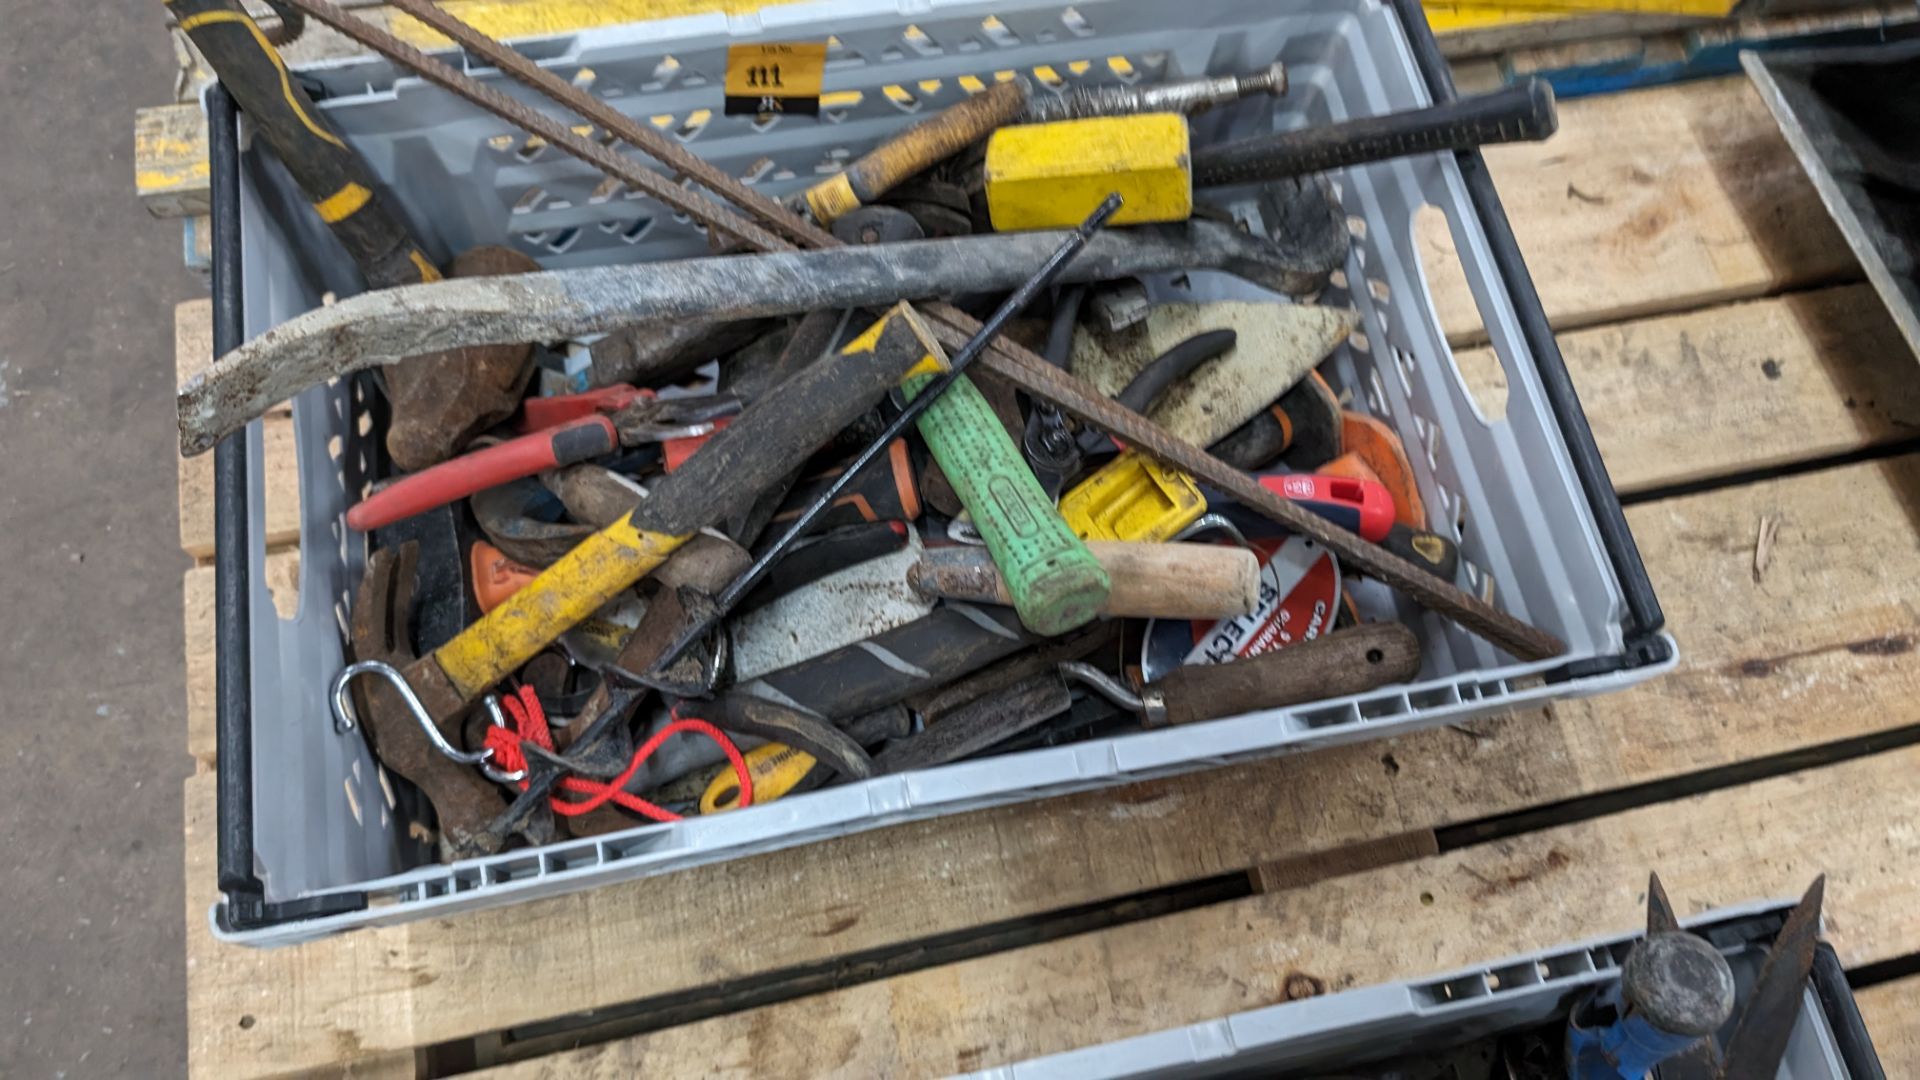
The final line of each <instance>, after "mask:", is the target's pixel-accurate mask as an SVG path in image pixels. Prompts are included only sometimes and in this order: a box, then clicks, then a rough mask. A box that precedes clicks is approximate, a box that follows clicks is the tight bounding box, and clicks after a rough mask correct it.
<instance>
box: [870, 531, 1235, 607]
mask: <svg viewBox="0 0 1920 1080" xmlns="http://www.w3.org/2000/svg"><path fill="white" fill-rule="evenodd" d="M1087 549H1088V550H1089V551H1091V552H1093V557H1094V558H1095V559H1098V560H1099V562H1100V565H1101V566H1102V567H1105V568H1106V571H1107V577H1108V578H1109V579H1110V580H1111V581H1112V582H1113V591H1112V592H1111V593H1109V594H1108V596H1107V602H1106V605H1105V606H1104V607H1102V608H1101V609H1100V614H1102V615H1106V616H1110V617H1117V618H1130V619H1132V618H1141V619H1144V618H1161V619H1227V618H1232V617H1233V616H1235V615H1245V614H1247V613H1248V612H1250V611H1252V610H1253V608H1254V605H1255V604H1257V603H1258V602H1259V599H1260V561H1259V560H1258V559H1256V558H1254V556H1253V553H1252V552H1250V551H1248V550H1246V549H1245V548H1238V547H1228V546H1225V545H1221V544H1146V543H1136V542H1130V541H1122V540H1093V541H1089V542H1088V543H1087ZM907 574H908V577H907V580H908V583H909V584H911V585H912V586H913V587H914V588H915V589H916V590H918V591H919V592H921V593H922V594H924V595H927V596H937V597H943V598H946V599H951V600H970V601H973V602H974V603H981V604H1011V603H1013V594H1012V593H1011V592H1010V591H1009V590H1008V588H1007V580H1006V578H1005V577H1004V576H1003V575H1002V574H1001V573H1000V571H999V568H998V567H996V566H995V565H994V563H993V558H992V556H990V555H989V554H988V553H987V550H986V549H985V548H980V547H969V546H955V547H942V548H932V549H930V550H928V551H927V553H926V554H925V555H923V556H922V557H921V559H920V561H919V562H918V563H916V564H914V566H913V568H912V569H911V570H909V571H908V572H907Z"/></svg>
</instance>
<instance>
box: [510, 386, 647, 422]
mask: <svg viewBox="0 0 1920 1080" xmlns="http://www.w3.org/2000/svg"><path fill="white" fill-rule="evenodd" d="M652 396H653V391H651V390H641V389H639V388H637V387H632V386H627V385H626V384H624V383H620V384H616V385H614V386H603V387H601V388H600V389H598V390H588V391H587V392H586V393H583V394H555V395H553V396H552V397H531V398H528V399H527V400H526V402H525V403H524V404H522V405H521V406H520V419H519V420H518V421H517V422H516V423H515V424H514V430H516V431H527V432H533V431H545V430H546V429H548V428H553V427H559V426H560V425H561V424H565V423H567V422H569V421H572V420H579V419H582V418H585V417H588V416H596V415H598V414H600V413H610V412H618V411H620V410H621V409H624V408H626V407H627V406H629V405H631V404H633V403H634V402H636V401H639V400H641V399H643V398H651V397H652Z"/></svg>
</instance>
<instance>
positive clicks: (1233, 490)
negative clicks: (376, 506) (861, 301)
mask: <svg viewBox="0 0 1920 1080" xmlns="http://www.w3.org/2000/svg"><path fill="white" fill-rule="evenodd" d="M288 2H289V3H291V4H292V5H293V6H295V7H297V8H300V9H301V10H303V11H305V12H306V13H307V14H309V15H311V16H313V17H314V18H316V19H319V20H320V21H321V22H324V23H326V24H327V25H329V26H332V27H333V28H334V29H336V30H338V31H340V32H341V33H343V34H345V35H347V36H348V37H350V38H352V39H354V40H355V41H358V42H360V43H361V44H363V45H366V46H367V47H368V48H371V49H373V50H374V51H376V52H379V53H381V54H382V55H384V56H386V57H388V58H389V59H392V60H394V61H395V62H397V63H400V64H404V65H406V66H409V67H412V68H414V69H415V70H416V71H418V72H420V74H421V75H422V76H423V77H425V78H427V79H429V80H430V81H432V82H434V83H436V84H438V85H440V86H442V87H444V88H446V89H448V90H451V91H453V92H454V93H456V94H459V95H460V96H462V97H464V98H466V99H468V100H469V101H471V102H473V103H474V104H476V105H479V106H480V107H481V108H483V109H486V110H488V111H489V112H492V113H493V114H494V115H496V116H499V117H500V118H501V119H504V120H506V121H508V122H509V123H513V124H516V125H518V126H521V127H524V128H526V130H528V131H530V132H533V133H534V134H537V135H540V136H541V137H542V138H545V139H547V141H548V142H550V143H552V144H553V145H554V146H557V147H559V148H560V149H562V150H565V151H566V152H568V153H571V154H573V155H574V156H575V157H578V158H580V159H581V160H583V161H586V162H588V163H589V164H592V165H594V166H596V167H598V168H600V169H602V170H603V171H606V172H607V173H608V175H611V176H614V177H616V178H617V179H621V180H626V181H627V182H628V183H632V184H633V185H634V186H635V187H639V188H641V190H643V191H647V192H648V194H653V195H655V197H656V198H660V199H661V201H662V202H666V203H668V204H669V205H672V206H674V207H675V208H676V209H680V210H681V211H682V212H684V213H686V214H687V215H689V216H690V217H693V218H695V219H696V220H699V221H702V222H704V223H706V224H707V225H708V226H709V227H715V228H721V230H722V231H724V232H728V233H730V234H731V235H735V236H738V237H739V238H740V240H741V241H742V242H743V243H746V244H748V245H750V246H753V247H758V248H760V249H761V250H763V251H766V250H781V249H782V248H785V247H787V246H788V245H787V244H786V243H785V242H784V241H781V240H778V239H776V238H774V237H773V236H771V235H770V234H768V233H767V232H766V231H765V230H764V229H758V230H753V231H755V232H757V233H758V235H757V236H747V235H745V228H743V226H744V223H742V222H741V221H740V218H739V216H738V215H735V214H733V213H731V212H729V211H727V210H725V209H723V208H721V207H720V206H718V205H717V204H715V203H714V202H713V201H712V200H709V199H706V198H704V197H701V196H698V195H696V194H694V193H692V192H687V191H686V190H685V189H684V188H680V187H679V185H677V184H672V183H669V182H667V181H666V178H665V177H662V176H660V175H659V174H658V173H654V172H653V171H652V170H649V169H644V168H641V167H639V166H637V165H636V164H635V163H634V162H632V161H630V160H629V159H627V158H625V157H622V156H620V155H618V154H614V153H612V152H611V151H609V150H607V149H606V148H604V147H601V146H599V145H598V144H595V143H591V142H588V141H587V140H585V139H581V138H580V137H579V136H576V135H574V134H573V133H572V132H571V131H569V130H567V129H566V128H565V126H564V125H560V124H556V123H554V122H553V121H551V120H549V119H548V118H547V117H545V116H542V115H541V114H539V113H536V112H534V111H533V110H531V109H528V108H527V107H526V106H524V105H522V104H520V103H519V102H517V101H514V100H513V99H512V98H509V97H507V96H506V95H504V94H501V93H500V92H499V91H496V90H493V89H491V88H489V87H487V86H485V85H484V84H482V83H480V82H478V81H477V80H475V79H472V78H470V77H468V76H466V75H463V74H461V73H460V72H457V71H454V70H453V69H452V68H450V67H447V66H446V65H444V64H441V63H439V61H436V60H434V59H433V58H432V57H430V56H427V55H426V54H425V53H422V52H420V51H419V50H418V49H415V48H413V47H412V46H409V45H407V44H406V43H405V42H402V41H400V40H399V39H398V38H395V37H393V35H391V34H388V33H386V32H384V31H382V30H380V29H378V28H376V27H373V26H371V25H369V24H367V23H366V22H364V21H362V20H360V19H357V18H355V17H353V16H352V15H349V14H347V13H346V12H345V11H342V10H340V9H339V8H338V7H336V6H334V5H333V4H331V3H329V2H327V0H288ZM394 6H395V7H398V8H400V9H401V10H402V11H405V12H406V13H408V14H410V15H412V16H414V17H415V18H417V19H420V20H421V21H422V22H424V23H426V24H427V25H428V26H431V27H432V28H433V29H435V30H438V31H439V32H441V33H443V34H445V35H446V36H447V37H449V38H451V39H452V40H453V41H454V42H456V43H457V44H459V45H460V46H461V47H463V48H465V49H468V50H470V51H471V52H472V53H473V54H474V55H476V56H479V57H480V58H482V59H484V60H487V61H488V62H489V63H493V64H496V65H498V66H499V67H500V69H501V70H502V71H505V72H506V73H507V74H509V75H511V76H513V77H515V78H517V79H520V80H521V81H522V82H525V83H527V84H528V85H529V86H531V87H533V88H534V89H536V90H539V91H540V92H541V93H543V94H546V95H547V96H548V97H550V98H552V99H553V100H554V101H555V102H557V103H559V104H561V105H565V106H566V107H567V108H569V109H572V110H573V111H575V112H577V113H579V114H580V115H581V116H582V117H583V118H587V119H592V120H594V121H595V122H596V123H599V124H600V125H601V126H602V127H604V128H606V129H607V130H608V131H609V132H611V133H613V134H614V135H615V136H616V137H618V138H620V139H621V140H623V141H625V142H627V143H629V144H631V145H632V146H634V147H635V148H637V149H639V150H641V151H643V152H645V153H647V154H649V155H652V156H653V157H655V158H657V159H658V160H659V161H660V162H661V163H662V164H663V165H666V166H667V167H668V168H670V169H673V170H675V171H677V172H679V173H681V174H682V175H685V176H687V177H690V178H692V179H694V180H697V181H699V182H700V183H702V184H704V185H706V186H707V188H708V190H710V191H712V192H713V193H715V194H716V195H719V196H721V197H723V198H725V199H727V200H728V201H729V202H732V203H733V204H734V205H735V206H737V207H738V208H739V209H740V210H742V211H744V212H745V213H747V214H748V215H750V216H751V217H753V218H755V219H757V220H759V221H760V222H762V223H763V224H765V225H767V226H768V227H770V228H777V229H779V230H780V231H781V232H783V233H785V234H787V235H789V236H791V237H793V238H794V239H795V240H797V241H798V242H799V243H801V244H804V245H806V246H809V247H835V246H839V241H838V240H836V239H835V238H834V237H833V236H832V234H830V233H828V232H826V231H825V230H823V229H821V228H819V227H818V226H816V225H814V224H812V223H811V222H807V221H804V220H802V219H800V218H798V217H796V216H794V215H793V214H792V213H791V212H790V211H788V210H787V209H786V208H784V207H782V206H781V205H780V204H779V203H777V202H775V201H774V200H773V199H771V198H769V197H768V196H766V195H764V194H762V193H760V192H758V191H755V190H753V189H752V188H749V187H748V186H746V185H745V184H742V183H741V182H740V181H739V180H737V179H735V178H734V177H732V176H729V175H727V174H726V173H724V172H721V171H720V170H719V169H717V168H715V167H714V166H712V165H710V164H708V163H707V162H705V161H703V160H701V159H700V158H699V157H698V156H696V155H695V154H694V153H693V152H692V151H690V150H688V149H686V148H685V147H683V146H681V145H679V144H678V143H676V142H674V141H673V140H670V139H668V138H666V137H665V136H663V135H661V134H659V133H658V132H653V131H648V130H646V129H645V128H643V127H641V126H640V125H638V124H637V123H635V122H633V121H632V120H631V119H629V118H627V117H625V116H624V115H622V114H619V113H618V112H617V111H615V110H613V109H611V108H610V107H608V106H606V105H605V103H604V102H600V101H598V100H597V99H595V98H593V97H592V96H591V95H589V94H587V93H585V92H584V91H582V90H580V89H579V88H578V87H575V86H573V85H572V84H570V83H567V82H565V81H563V80H561V79H560V78H559V77H558V76H556V75H553V74H552V73H551V72H547V71H544V70H542V69H541V68H540V67H539V66H538V65H536V64H534V63H533V62H531V61H529V60H527V59H526V58H525V57H522V56H520V55H519V54H518V53H516V52H514V51H513V50H511V49H508V48H507V47H506V46H504V45H501V44H500V43H499V42H496V41H494V40H493V39H491V38H489V37H487V36H486V35H485V34H482V33H481V32H480V31H478V30H477V29H475V28H474V27H472V26H470V25H468V24H466V23H464V22H462V21H460V20H459V19H457V18H455V17H454V16H452V15H450V14H448V13H447V12H446V11H444V10H442V9H441V8H439V7H437V6H436V5H434V4H433V3H432V2H431V0H395V2H394ZM529 121H531V122H533V123H537V124H538V125H540V126H539V127H537V128H536V127H533V126H529V123H528V122H529ZM609 121H611V122H609ZM549 132H555V133H556V134H550V133H549ZM632 172H639V173H641V174H644V175H645V176H646V177H648V178H650V179H651V181H653V182H655V183H652V184H649V183H648V182H645V181H636V180H634V179H633V178H631V177H630V176H629V175H628V174H629V173H632ZM661 184H664V185H665V186H666V187H667V188H670V189H672V191H673V193H675V194H683V195H685V196H687V200H686V202H685V203H684V204H683V203H680V202H675V201H674V200H673V199H670V198H668V197H667V195H663V194H659V193H657V192H656V191H655V190H654V188H655V187H658V186H659V185H661ZM725 219H731V220H732V221H733V222H735V223H738V224H736V225H735V227H734V228H731V229H729V228H726V227H725V226H724V221H725ZM924 308H925V311H926V314H927V315H928V316H929V319H930V320H931V321H932V322H933V323H934V324H935V328H936V330H937V331H938V332H939V335H940V337H941V339H942V341H943V343H944V344H946V345H947V346H949V347H953V348H958V347H960V346H961V345H963V344H965V342H966V341H967V339H969V338H971V337H972V336H973V335H974V334H976V333H978V332H979V329H980V323H979V320H977V319H974V318H972V317H971V316H969V315H967V314H965V313H964V312H961V311H960V310H959V309H957V308H954V307H952V306H950V305H947V304H928V305H924ZM980 362H981V363H982V364H984V365H985V366H986V367H987V369H988V370H990V371H993V372H994V373H995V374H998V375H1000V376H1002V377H1003V378H1005V379H1007V380H1008V381H1010V382H1012V383H1013V384H1014V385H1016V386H1018V387H1020V388H1021V389H1022V390H1025V391H1027V392H1028V393H1030V394H1033V395H1034V396H1036V397H1039V398H1041V399H1042V400H1045V401H1048V402H1051V403H1052V404H1054V405H1056V406H1058V407H1059V408H1060V409H1061V410H1063V411H1065V412H1067V413H1070V414H1072V415H1073V416H1075V417H1077V418H1079V419H1080V420H1081V421H1082V422H1084V423H1087V424H1091V425H1093V426H1094V427H1097V428H1099V429H1101V430H1103V431H1106V432H1108V433H1110V434H1112V435H1115V436H1117V437H1119V438H1121V439H1123V440H1125V441H1126V442H1127V443H1129V444H1130V445H1134V446H1137V447H1139V448H1140V449H1141V450H1142V451H1144V452H1146V453H1147V454H1148V455H1150V456H1152V457H1154V458H1156V459H1158V460H1160V461H1163V462H1165V463H1167V464H1170V465H1175V466H1178V467H1179V468H1182V469H1185V470H1186V471H1187V472H1190V473H1192V474H1193V475H1195V476H1197V477H1199V478H1200V479H1202V480H1205V481H1206V482H1207V483H1209V484H1212V485H1213V486H1215V487H1217V488H1219V489H1221V490H1222V491H1225V492H1227V493H1228V494H1230V495H1232V496H1233V497H1234V498H1236V499H1239V500H1240V501H1241V502H1243V503H1244V504H1245V505H1247V506H1248V507H1250V508H1252V509H1253V510H1255V511H1257V512H1259V513H1260V514H1262V515H1263V516H1265V517H1268V518H1270V519H1272V520H1273V521H1275V522H1277V523H1279V524H1281V525H1284V526H1286V527H1287V528H1288V529H1290V530H1292V531H1294V532H1297V533H1299V534H1301V535H1303V536H1307V537H1310V538H1312V539H1313V540H1315V541H1317V542H1319V543H1321V544H1324V545H1326V547H1327V548H1328V549H1329V550H1331V551H1332V552H1334V554H1336V555H1338V556H1340V557H1341V558H1343V559H1346V560H1347V561H1349V562H1350V563H1352V564H1353V565H1354V566H1356V567H1358V568H1360V569H1361V570H1362V571H1364V572H1366V573H1368V574H1371V575H1373V576H1374V577H1377V578H1378V579H1380V580H1381V581H1384V582H1386V583H1387V584H1388V585H1390V586H1392V587H1393V588H1395V589H1398V590H1399V591H1401V592H1403V593H1405V594H1406V595H1407V596H1409V597H1412V598H1413V599H1414V600H1416V601H1418V602H1419V603H1421V604H1422V605H1424V606H1425V607H1427V608H1428V609H1430V610H1432V611H1436V612H1439V613H1440V614H1442V615H1445V616H1446V617H1448V618H1450V619H1452V620H1453V621H1455V622H1457V623H1459V624H1460V625H1461V626H1463V627H1466V628H1467V629H1468V630H1471V631H1473V632H1474V633H1476V634H1479V635H1480V636H1481V637H1483V638H1485V639H1486V640H1488V641H1490V642H1492V643H1493V644H1495V645H1497V646H1499V647H1500V648H1502V649H1505V650H1506V651H1507V652H1508V653H1511V654H1512V655H1513V656H1515V657H1517V658H1519V659H1521V660H1527V661H1532V660H1545V659H1548V658H1551V657H1554V656H1558V655H1560V654H1561V653H1564V652H1565V651H1566V644H1565V643H1564V642H1562V641H1560V639H1558V638H1557V637H1555V636H1553V635H1552V634H1549V633H1547V632H1546V631H1544V630H1541V629H1539V628H1537V627H1534V626H1529V625H1528V624H1527V623H1525V622H1522V621H1521V620H1519V619H1517V618H1514V617H1513V616H1512V615H1509V614H1507V613H1506V612H1504V611H1501V610H1500V609H1499V608H1496V607H1494V606H1493V605H1492V604H1489V603H1487V602H1485V601H1483V600H1481V599H1479V598H1478V597H1476V596H1473V595H1472V594H1470V593H1468V592H1466V591H1464V590H1462V589H1460V588H1458V587H1456V586H1454V585H1452V584H1450V583H1447V582H1443V581H1441V580H1439V579H1438V578H1435V577H1433V576H1432V575H1430V574H1428V573H1426V572H1425V571H1424V570H1421V569H1420V568H1419V567H1417V566H1415V565H1414V564H1412V563H1410V562H1408V561H1407V560H1405V559H1402V558H1400V557H1399V556H1397V555H1394V554H1392V553H1390V552H1388V551H1386V550H1385V549H1383V548H1380V547H1378V546H1377V545H1374V544H1370V543H1368V542H1367V541H1366V540H1364V539H1362V538H1361V537H1360V536H1359V535H1358V534H1355V533H1352V532H1349V531H1347V530H1346V529H1342V528H1340V527H1339V526H1337V525H1334V524H1331V523H1330V522H1327V521H1326V520H1325V519H1323V518H1320V517H1318V516H1316V515H1313V514H1310V513H1308V512H1306V511H1304V510H1302V509H1300V508H1299V507H1297V506H1295V505H1294V504H1292V503H1290V502H1287V501H1286V500H1284V499H1281V498H1280V497H1279V496H1277V495H1274V494H1273V493H1272V492H1269V491H1267V490H1266V489H1265V488H1263V487H1261V486H1260V485H1259V483H1258V482H1256V481H1255V480H1254V479H1253V478H1252V477H1250V476H1248V475H1247V474H1246V473H1244V472H1242V471H1240V470H1239V469H1236V468H1234V467H1233V466H1231V465H1228V464H1227V463H1226V462H1224V461H1221V460H1220V459H1218V458H1216V457H1214V456H1213V455H1211V454H1208V453H1207V452H1206V451H1205V450H1202V449H1200V448H1199V447H1196V446H1193V445H1192V444H1190V443H1188V442H1186V441H1184V440H1182V439H1177V438H1175V437H1174V436H1172V435H1170V434H1168V433H1167V431H1166V430H1165V429H1163V428H1161V427H1160V426H1159V425H1157V424H1155V423H1153V422H1152V421H1149V420H1148V419H1146V418H1145V417H1143V416H1141V415H1140V414H1139V413H1136V412H1133V411H1131V410H1128V409H1124V408H1121V407H1120V406H1118V405H1115V404H1114V403H1113V402H1112V401H1110V400H1108V399H1107V398H1106V397H1105V396H1103V395H1102V394H1101V393H1100V392H1099V391H1098V390H1096V389H1094V388H1093V387H1092V386H1090V385H1089V384H1087V383H1086V382H1084V381H1082V380H1080V379H1078V378H1075V377H1074V376H1072V375H1070V374H1068V373H1067V372H1064V371H1061V370H1060V369H1059V368H1056V367H1054V366H1053V365H1051V364H1049V363H1047V362H1046V361H1045V360H1043V359H1041V358H1040V357H1039V356H1038V355H1037V354H1035V353H1034V352H1032V351H1031V350H1029V349H1025V348H1022V347H1020V346H1019V345H1017V344H1014V343H1013V342H1010V341H1008V340H1006V339H1005V338H1004V337H1003V338H1000V339H999V340H997V341H995V342H994V343H993V344H992V345H991V346H990V347H989V349H988V351H987V353H986V355H984V356H982V357H981V360H980Z"/></svg>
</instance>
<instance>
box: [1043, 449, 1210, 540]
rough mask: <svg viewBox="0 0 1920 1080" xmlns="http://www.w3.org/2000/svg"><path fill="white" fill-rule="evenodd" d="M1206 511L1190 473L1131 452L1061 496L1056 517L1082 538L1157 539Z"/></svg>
mask: <svg viewBox="0 0 1920 1080" xmlns="http://www.w3.org/2000/svg"><path fill="white" fill-rule="evenodd" d="M1206 512H1207V497H1206V496H1205V495H1203V494H1201V493H1200V485H1198V484H1196V483H1194V482H1193V477H1191V476H1188V475H1187V474H1186V473H1183V472H1181V471H1179V470H1178V469H1169V468H1166V467H1165V466H1163V465H1161V464H1160V463H1159V462H1157V461H1155V460H1153V459H1152V458H1150V457H1147V456H1146V455H1144V454H1140V453H1138V452H1136V451H1133V450H1128V451H1125V452H1123V453H1122V454H1121V455H1120V456H1119V457H1117V458H1114V459H1113V460H1112V461H1109V462H1107V463H1106V464H1105V465H1104V466H1102V467H1101V468H1100V469H1099V470H1098V471H1096V472H1095V473H1094V474H1093V475H1092V476H1089V477H1087V478H1086V479H1085V480H1082V481H1080V483H1079V484H1078V485H1077V486H1075V487H1074V489H1073V490H1072V491H1069V492H1067V493H1066V495H1064V496H1062V497H1061V499H1060V516H1061V517H1063V518H1065V519H1066V521H1067V527H1068V528H1070V529H1072V530H1073V531H1074V533H1075V534H1077V535H1078V536H1079V537H1080V539H1082V540H1132V541H1137V542H1140V543H1148V544H1153V543H1160V542H1163V541H1166V540H1171V539H1173V538H1174V536H1175V535H1176V534H1178V533H1179V532H1180V530H1181V529H1184V528H1186V527H1187V526H1188V525H1191V524H1193V522H1194V521H1195V519H1197V518H1199V516H1200V515H1201V514H1204V513H1206Z"/></svg>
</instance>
